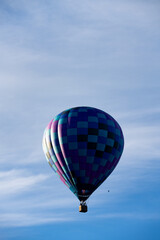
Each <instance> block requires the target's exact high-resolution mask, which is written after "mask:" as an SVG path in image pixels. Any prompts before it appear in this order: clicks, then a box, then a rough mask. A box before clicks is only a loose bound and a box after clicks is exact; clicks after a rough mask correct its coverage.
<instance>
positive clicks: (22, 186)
mask: <svg viewBox="0 0 160 240" xmlns="http://www.w3.org/2000/svg"><path fill="white" fill-rule="evenodd" d="M47 178H48V176H47V175H44V174H37V175H30V174H28V172H27V171H25V170H14V169H13V170H10V171H3V172H0V195H1V198H2V197H6V196H7V195H10V194H19V193H23V192H25V191H27V190H29V191H31V190H33V188H34V187H35V186H36V185H37V184H39V183H41V182H43V181H45V180H46V179H47Z"/></svg>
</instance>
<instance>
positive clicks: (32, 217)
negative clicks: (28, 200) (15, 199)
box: [0, 212, 75, 227]
mask: <svg viewBox="0 0 160 240" xmlns="http://www.w3.org/2000/svg"><path fill="white" fill-rule="evenodd" d="M73 220H74V221H75V219H74V218H73V217H69V216H61V215H57V216H56V215H54V217H53V216H48V215H46V216H45V215H41V214H31V213H30V214H27V212H26V213H9V214H1V218H0V226H1V227H22V226H23V227H24V226H34V225H41V224H48V223H59V222H68V221H73Z"/></svg>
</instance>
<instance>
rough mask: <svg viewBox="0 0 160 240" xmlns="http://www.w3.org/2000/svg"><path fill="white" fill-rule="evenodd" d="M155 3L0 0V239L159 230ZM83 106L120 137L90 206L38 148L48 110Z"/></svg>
mask: <svg viewBox="0 0 160 240" xmlns="http://www.w3.org/2000/svg"><path fill="white" fill-rule="evenodd" d="M159 12H160V3H159V1H156V0H153V1H149V0H140V1H138V0H134V1H129V0H113V1H108V0H106V1H104V0H98V1H96V0H94V1H89V0H81V1H73V0H63V1H62V0H60V1H49V0H46V1H42V0H34V1H31V0H28V1H25V0H14V1H12V0H1V1H0V55H1V58H0V116H1V117H0V124H1V130H0V236H1V237H0V239H1V240H15V239H16V240H19V239H20V240H21V239H23V240H25V239H31V240H37V239H38V240H41V239H50V238H51V237H52V238H59V239H64V238H67V239H70V240H72V239H77V240H78V239H81V238H82V236H83V237H84V238H85V239H91V240H97V239H107V238H108V239H112V240H117V239H123V240H125V239H130V240H132V239H137V240H140V239H145V240H151V239H153V235H154V240H158V239H160V232H159V229H160V205H159V202H160V175H159V172H160V161H159V159H160V149H159V143H160V122H159V119H160V80H159V79H160V71H159V69H160V44H159V43H160V14H159ZM83 105H85V106H93V107H97V108H100V109H102V110H104V111H106V112H108V113H109V114H111V115H112V116H113V117H114V118H115V119H116V120H117V121H118V122H119V124H120V125H121V127H122V129H123V132H124V137H125V149H124V153H123V155H122V158H121V160H120V162H119V164H118V166H117V168H116V169H115V171H114V172H113V173H112V175H111V176H110V177H109V178H108V179H107V181H106V182H105V183H103V184H102V185H101V186H100V187H99V189H97V191H96V192H95V193H94V194H93V195H92V196H91V197H90V199H89V200H88V206H89V211H88V213H87V214H80V213H79V212H78V204H79V203H78V200H77V199H76V198H75V196H74V195H73V194H72V192H70V191H69V190H68V189H67V188H66V187H65V186H64V185H63V183H61V182H60V181H59V179H58V178H57V177H56V175H54V172H52V170H51V169H50V168H49V165H48V164H47V162H46V160H45V157H44V154H43V152H42V147H41V141H42V136H43V131H44V128H45V127H46V125H47V124H48V123H49V121H50V120H51V119H52V117H53V116H55V115H57V114H58V113H59V112H61V111H63V110H65V109H67V108H70V107H74V106H83ZM108 189H109V190H110V192H109V193H108Z"/></svg>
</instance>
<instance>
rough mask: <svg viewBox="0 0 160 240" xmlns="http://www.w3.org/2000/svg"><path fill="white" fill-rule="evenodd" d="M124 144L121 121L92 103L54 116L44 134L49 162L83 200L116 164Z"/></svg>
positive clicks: (44, 146)
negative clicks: (90, 105)
mask: <svg viewBox="0 0 160 240" xmlns="http://www.w3.org/2000/svg"><path fill="white" fill-rule="evenodd" d="M123 147H124V138H123V133H122V130H121V128H120V126H119V124H118V123H117V122H116V121H115V119H114V118H113V117H111V116H110V115H109V114H108V113H105V112H104V111H102V110H99V109H96V108H92V107H76V108H71V109H69V110H66V111H64V112H62V113H60V114H59V115H57V116H56V117H55V118H53V119H52V120H51V122H50V123H49V124H48V126H47V127H46V129H45V132H44V136H43V150H44V153H45V156H46V158H47V161H48V163H49V165H50V166H51V167H52V168H53V170H54V171H55V172H56V174H57V175H58V177H59V178H60V179H61V181H62V182H63V183H64V184H65V185H66V186H67V187H68V188H69V189H70V190H71V191H72V192H73V193H74V194H75V195H76V197H77V198H78V199H79V200H80V201H81V200H82V201H85V200H86V199H87V198H88V197H89V196H90V195H91V194H92V193H93V192H94V191H95V190H96V188H98V187H99V186H100V184H102V182H103V181H104V180H105V179H106V178H107V177H108V176H109V175H110V174H111V172H112V171H113V170H114V168H115V167H116V165H117V163H118V161H119V159H120V157H121V154H122V152H123Z"/></svg>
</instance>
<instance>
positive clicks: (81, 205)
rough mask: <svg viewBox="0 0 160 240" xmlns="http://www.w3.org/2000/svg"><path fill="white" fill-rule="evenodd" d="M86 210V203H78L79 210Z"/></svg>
mask: <svg viewBox="0 0 160 240" xmlns="http://www.w3.org/2000/svg"><path fill="white" fill-rule="evenodd" d="M87 211H88V207H87V204H86V203H85V202H83V203H80V205H79V212H83V213H85V212H87Z"/></svg>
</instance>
